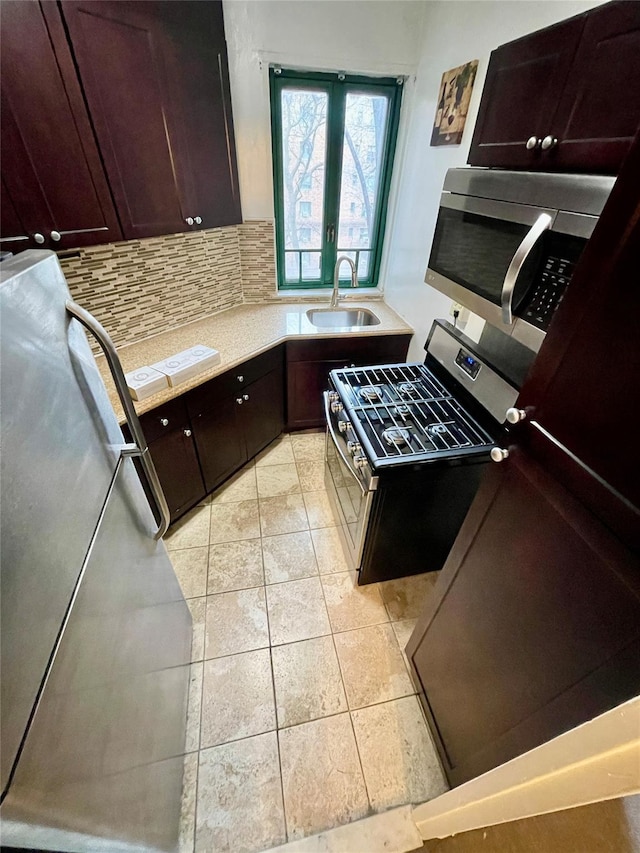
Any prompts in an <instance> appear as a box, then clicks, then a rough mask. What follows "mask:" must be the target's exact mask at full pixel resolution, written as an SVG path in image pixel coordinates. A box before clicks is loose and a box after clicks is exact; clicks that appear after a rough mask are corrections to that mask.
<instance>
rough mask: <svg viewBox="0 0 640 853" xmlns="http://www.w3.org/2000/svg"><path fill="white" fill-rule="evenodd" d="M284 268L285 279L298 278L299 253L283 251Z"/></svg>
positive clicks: (295, 279)
mask: <svg viewBox="0 0 640 853" xmlns="http://www.w3.org/2000/svg"><path fill="white" fill-rule="evenodd" d="M284 269H285V276H286V279H287V281H299V280H300V255H299V253H298V252H285V256H284Z"/></svg>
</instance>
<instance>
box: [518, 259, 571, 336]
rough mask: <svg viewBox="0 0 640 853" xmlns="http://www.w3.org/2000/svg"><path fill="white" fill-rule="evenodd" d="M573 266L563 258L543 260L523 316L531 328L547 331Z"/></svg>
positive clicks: (569, 278)
mask: <svg viewBox="0 0 640 853" xmlns="http://www.w3.org/2000/svg"><path fill="white" fill-rule="evenodd" d="M574 266H575V264H574V263H573V262H572V261H568V260H566V259H564V258H553V257H548V258H547V259H546V260H545V262H544V265H543V267H542V273H541V274H540V278H539V280H538V284H537V285H536V288H535V290H534V291H533V295H532V297H531V300H530V302H529V304H528V305H527V307H526V309H525V311H524V314H523V316H524V318H525V319H526V320H528V322H529V323H531V324H532V325H533V326H537V327H538V328H539V329H542V330H543V331H545V332H546V331H547V329H548V328H549V323H550V322H551V318H552V317H553V315H554V313H555V311H556V309H557V307H558V305H559V304H560V302H561V301H562V297H563V296H564V292H565V290H566V289H567V285H568V284H569V281H570V280H571V275H572V273H573V268H574Z"/></svg>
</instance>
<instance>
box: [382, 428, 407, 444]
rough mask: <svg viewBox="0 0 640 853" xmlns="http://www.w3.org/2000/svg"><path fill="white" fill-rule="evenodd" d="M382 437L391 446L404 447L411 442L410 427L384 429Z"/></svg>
mask: <svg viewBox="0 0 640 853" xmlns="http://www.w3.org/2000/svg"><path fill="white" fill-rule="evenodd" d="M382 438H383V439H384V440H385V441H386V442H387V444H388V445H390V446H391V447H402V446H403V445H405V444H409V440H410V438H411V433H410V432H409V430H408V429H403V428H402V427H390V428H389V429H385V430H384V432H383V433H382Z"/></svg>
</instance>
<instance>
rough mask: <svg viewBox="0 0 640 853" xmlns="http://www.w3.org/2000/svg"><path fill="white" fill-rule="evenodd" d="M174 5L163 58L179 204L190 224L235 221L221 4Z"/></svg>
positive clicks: (239, 218)
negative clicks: (167, 87) (173, 13)
mask: <svg viewBox="0 0 640 853" xmlns="http://www.w3.org/2000/svg"><path fill="white" fill-rule="evenodd" d="M170 5H174V6H175V5H176V4H163V11H164V13H165V14H167V11H168V8H167V7H168V6H170ZM177 6H178V7H179V8H178V10H177V11H178V14H177V16H176V18H175V20H174V21H172V23H171V32H172V38H171V40H170V41H169V42H168V43H167V45H166V49H165V56H164V59H165V63H166V68H167V76H166V79H167V84H168V86H169V95H170V97H169V102H168V106H169V109H170V110H171V131H170V134H171V136H172V139H173V140H174V141H175V147H176V149H177V150H178V151H179V154H178V156H177V157H176V160H175V168H176V177H177V181H178V187H179V191H180V197H181V199H182V206H183V209H184V210H185V211H186V215H187V216H189V217H191V218H193V219H194V220H195V224H194V226H193V227H194V228H216V227H219V226H222V225H233V224H236V223H239V222H241V221H242V215H241V212H240V192H239V187H238V172H237V165H236V150H235V138H234V132H233V120H232V112H231V92H230V88H229V74H228V63H227V52H226V46H225V40H224V24H223V20H222V4H221V3H199V2H198V3H184V2H181V3H178V4H177ZM178 146H179V147H178ZM198 220H200V221H198Z"/></svg>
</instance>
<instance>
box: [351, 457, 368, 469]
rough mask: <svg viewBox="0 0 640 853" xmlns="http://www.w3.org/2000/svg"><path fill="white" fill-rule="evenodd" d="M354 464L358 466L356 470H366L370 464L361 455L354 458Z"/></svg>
mask: <svg viewBox="0 0 640 853" xmlns="http://www.w3.org/2000/svg"><path fill="white" fill-rule="evenodd" d="M353 464H354V465H355V466H356V468H366V467H367V465H368V464H369V463H368V461H367V457H366V456H362V455H360V456H354V457H353Z"/></svg>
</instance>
